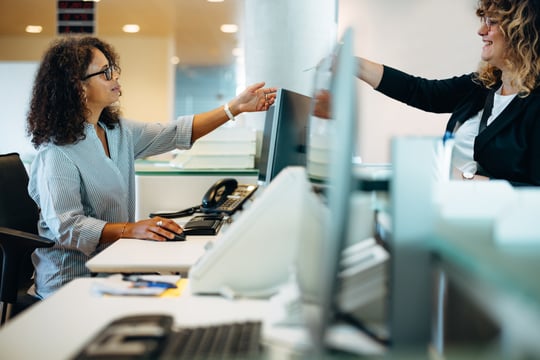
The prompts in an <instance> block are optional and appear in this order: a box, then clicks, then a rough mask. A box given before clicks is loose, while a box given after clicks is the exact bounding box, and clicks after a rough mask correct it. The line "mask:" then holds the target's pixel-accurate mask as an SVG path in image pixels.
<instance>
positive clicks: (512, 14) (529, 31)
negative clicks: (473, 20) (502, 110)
mask: <svg viewBox="0 0 540 360" xmlns="http://www.w3.org/2000/svg"><path fill="white" fill-rule="evenodd" d="M476 15H477V16H479V17H490V18H494V19H496V20H497V21H498V24H497V25H496V26H499V30H500V31H501V33H502V34H503V36H504V38H505V39H506V42H507V48H506V69H505V71H508V72H510V73H511V74H512V86H515V87H516V88H517V89H518V95H519V96H520V97H526V96H528V95H529V94H530V93H531V91H532V90H534V89H535V88H536V87H538V85H539V82H540V0H479V1H478V6H477V9H476ZM501 74H502V72H501V69H498V68H497V67H495V66H493V65H490V64H488V63H486V62H482V63H481V64H480V66H479V68H478V72H477V76H476V78H477V80H478V81H480V82H481V83H482V84H484V85H485V86H487V87H488V88H491V87H493V86H494V85H495V84H496V83H498V82H499V81H500V80H501Z"/></svg>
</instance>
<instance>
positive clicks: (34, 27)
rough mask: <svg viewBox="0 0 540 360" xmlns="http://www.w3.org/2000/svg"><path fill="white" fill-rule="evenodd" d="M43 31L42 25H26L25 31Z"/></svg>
mask: <svg viewBox="0 0 540 360" xmlns="http://www.w3.org/2000/svg"><path fill="white" fill-rule="evenodd" d="M41 31H43V27H42V26H40V25H28V26H26V32H27V33H30V34H39V33H40V32H41Z"/></svg>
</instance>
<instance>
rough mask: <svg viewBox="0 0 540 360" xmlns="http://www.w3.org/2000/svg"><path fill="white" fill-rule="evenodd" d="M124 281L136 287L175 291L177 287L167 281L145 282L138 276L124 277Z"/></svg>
mask: <svg viewBox="0 0 540 360" xmlns="http://www.w3.org/2000/svg"><path fill="white" fill-rule="evenodd" d="M123 280H125V281H131V282H133V286H134V287H158V288H163V289H175V288H176V285H175V284H173V283H170V282H166V281H154V280H145V279H142V278H140V277H136V276H124V277H123Z"/></svg>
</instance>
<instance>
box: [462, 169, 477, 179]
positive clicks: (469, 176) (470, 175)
mask: <svg viewBox="0 0 540 360" xmlns="http://www.w3.org/2000/svg"><path fill="white" fill-rule="evenodd" d="M474 175H475V174H474V173H472V172H470V171H464V172H462V173H461V178H462V179H463V180H474Z"/></svg>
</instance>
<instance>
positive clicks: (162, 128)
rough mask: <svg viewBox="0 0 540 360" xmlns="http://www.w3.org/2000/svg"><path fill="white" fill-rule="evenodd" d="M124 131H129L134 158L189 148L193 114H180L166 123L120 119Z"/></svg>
mask: <svg viewBox="0 0 540 360" xmlns="http://www.w3.org/2000/svg"><path fill="white" fill-rule="evenodd" d="M122 126H123V127H124V131H130V132H131V133H132V134H131V135H132V139H133V149H134V152H135V154H134V155H135V158H136V159H140V158H143V157H147V156H152V155H158V154H162V153H164V152H167V151H171V150H174V149H190V148H191V146H192V145H193V144H192V142H191V134H192V128H193V115H189V116H181V117H179V118H177V119H176V120H173V121H171V122H168V123H141V122H135V121H131V120H125V119H124V120H122Z"/></svg>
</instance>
